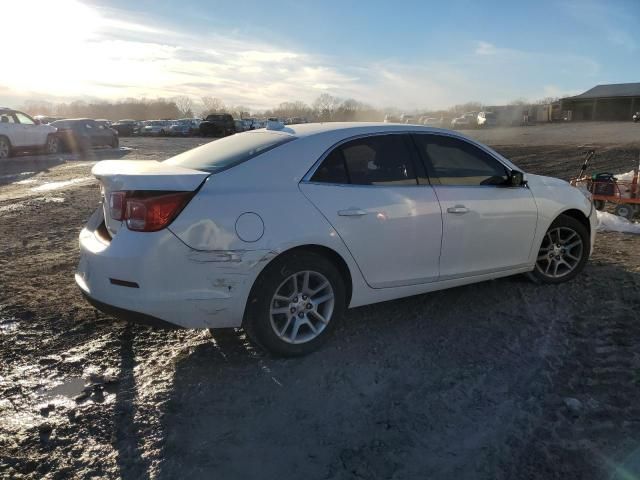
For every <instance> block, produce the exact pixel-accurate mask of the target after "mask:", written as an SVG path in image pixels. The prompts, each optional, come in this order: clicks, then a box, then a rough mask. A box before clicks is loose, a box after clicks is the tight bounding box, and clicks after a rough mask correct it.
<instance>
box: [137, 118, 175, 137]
mask: <svg viewBox="0 0 640 480" xmlns="http://www.w3.org/2000/svg"><path fill="white" fill-rule="evenodd" d="M170 129H171V122H170V121H169V120H151V121H149V122H147V124H146V125H145V126H144V127H142V131H141V132H140V134H141V135H144V136H147V137H165V136H167V135H169V132H170Z"/></svg>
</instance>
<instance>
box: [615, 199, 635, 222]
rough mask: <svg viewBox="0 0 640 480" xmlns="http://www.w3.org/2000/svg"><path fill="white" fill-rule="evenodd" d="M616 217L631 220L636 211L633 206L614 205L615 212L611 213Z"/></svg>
mask: <svg viewBox="0 0 640 480" xmlns="http://www.w3.org/2000/svg"><path fill="white" fill-rule="evenodd" d="M613 213H615V214H616V215H618V216H619V217H622V218H626V219H627V220H631V219H632V218H633V216H634V215H635V213H636V211H635V208H634V207H633V205H628V204H626V203H619V204H618V205H616V208H615V210H614V211H613Z"/></svg>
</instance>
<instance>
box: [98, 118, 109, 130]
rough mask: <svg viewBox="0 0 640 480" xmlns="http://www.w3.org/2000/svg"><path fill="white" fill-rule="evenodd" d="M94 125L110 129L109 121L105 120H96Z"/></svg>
mask: <svg viewBox="0 0 640 480" xmlns="http://www.w3.org/2000/svg"><path fill="white" fill-rule="evenodd" d="M96 123H99V124H100V125H104V126H105V127H109V128H111V121H110V120H107V119H106V118H96Z"/></svg>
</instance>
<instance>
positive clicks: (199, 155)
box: [165, 132, 295, 173]
mask: <svg viewBox="0 0 640 480" xmlns="http://www.w3.org/2000/svg"><path fill="white" fill-rule="evenodd" d="M294 139H295V137H291V136H288V135H282V134H278V133H267V132H256V133H254V132H251V133H240V134H237V135H232V136H230V137H225V138H221V139H220V140H215V141H213V142H209V143H207V144H206V145H203V146H201V147H198V148H195V149H193V150H189V151H188V152H185V153H182V154H180V155H177V156H175V157H172V158H170V159H168V160H165V162H166V163H167V164H169V165H178V166H180V167H185V168H192V169H194V170H204V171H206V172H212V173H215V172H220V171H222V170H227V169H229V168H231V167H234V166H236V165H238V164H240V163H242V162H246V161H247V160H250V159H252V158H254V157H257V156H258V155H261V154H263V153H265V152H268V151H269V150H271V149H273V148H275V147H278V146H280V145H283V144H285V143H287V142H290V141H292V140H294Z"/></svg>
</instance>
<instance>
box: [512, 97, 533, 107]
mask: <svg viewBox="0 0 640 480" xmlns="http://www.w3.org/2000/svg"><path fill="white" fill-rule="evenodd" d="M529 103H530V102H529V100H527V99H526V98H516V99H515V100H511V101H510V102H509V105H517V106H520V107H521V106H523V105H529Z"/></svg>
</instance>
